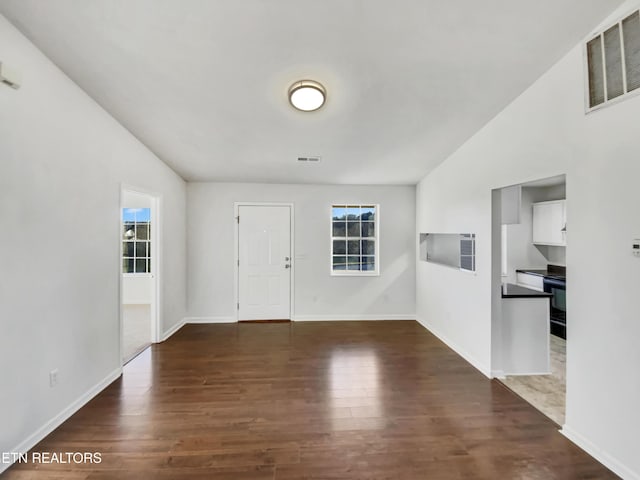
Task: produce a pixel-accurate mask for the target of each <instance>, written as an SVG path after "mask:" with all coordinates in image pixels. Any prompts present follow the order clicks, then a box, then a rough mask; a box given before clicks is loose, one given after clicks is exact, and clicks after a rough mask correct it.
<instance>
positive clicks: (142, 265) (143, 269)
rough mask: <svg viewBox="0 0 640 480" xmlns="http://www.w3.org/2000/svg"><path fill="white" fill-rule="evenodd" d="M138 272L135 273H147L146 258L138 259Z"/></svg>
mask: <svg viewBox="0 0 640 480" xmlns="http://www.w3.org/2000/svg"><path fill="white" fill-rule="evenodd" d="M135 262H136V272H135V273H147V260H146V259H144V258H142V259H141V258H137V259H136V261H135Z"/></svg>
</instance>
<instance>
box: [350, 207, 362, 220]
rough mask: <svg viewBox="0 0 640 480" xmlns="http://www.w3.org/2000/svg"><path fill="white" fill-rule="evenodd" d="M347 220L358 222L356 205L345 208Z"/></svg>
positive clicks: (358, 212)
mask: <svg viewBox="0 0 640 480" xmlns="http://www.w3.org/2000/svg"><path fill="white" fill-rule="evenodd" d="M347 220H351V221H354V220H360V207H359V206H357V205H349V206H347Z"/></svg>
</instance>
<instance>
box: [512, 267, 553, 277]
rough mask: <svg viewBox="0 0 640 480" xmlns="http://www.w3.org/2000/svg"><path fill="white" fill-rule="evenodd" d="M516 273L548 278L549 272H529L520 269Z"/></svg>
mask: <svg viewBox="0 0 640 480" xmlns="http://www.w3.org/2000/svg"><path fill="white" fill-rule="evenodd" d="M516 273H528V274H529V275H537V276H539V277H546V276H547V270H546V269H545V270H527V269H518V270H516Z"/></svg>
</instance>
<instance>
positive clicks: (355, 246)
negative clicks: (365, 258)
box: [347, 240, 360, 255]
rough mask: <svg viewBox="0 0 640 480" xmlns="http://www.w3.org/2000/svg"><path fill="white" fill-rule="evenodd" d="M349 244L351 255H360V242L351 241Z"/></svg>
mask: <svg viewBox="0 0 640 480" xmlns="http://www.w3.org/2000/svg"><path fill="white" fill-rule="evenodd" d="M347 244H348V245H347V248H348V252H347V253H348V254H349V255H360V240H349V241H348V242H347Z"/></svg>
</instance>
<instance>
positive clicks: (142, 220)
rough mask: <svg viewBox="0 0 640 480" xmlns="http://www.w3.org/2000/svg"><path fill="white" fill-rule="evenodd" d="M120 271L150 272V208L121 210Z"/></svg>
mask: <svg viewBox="0 0 640 480" xmlns="http://www.w3.org/2000/svg"><path fill="white" fill-rule="evenodd" d="M122 273H151V209H149V208H124V209H123V210H122Z"/></svg>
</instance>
